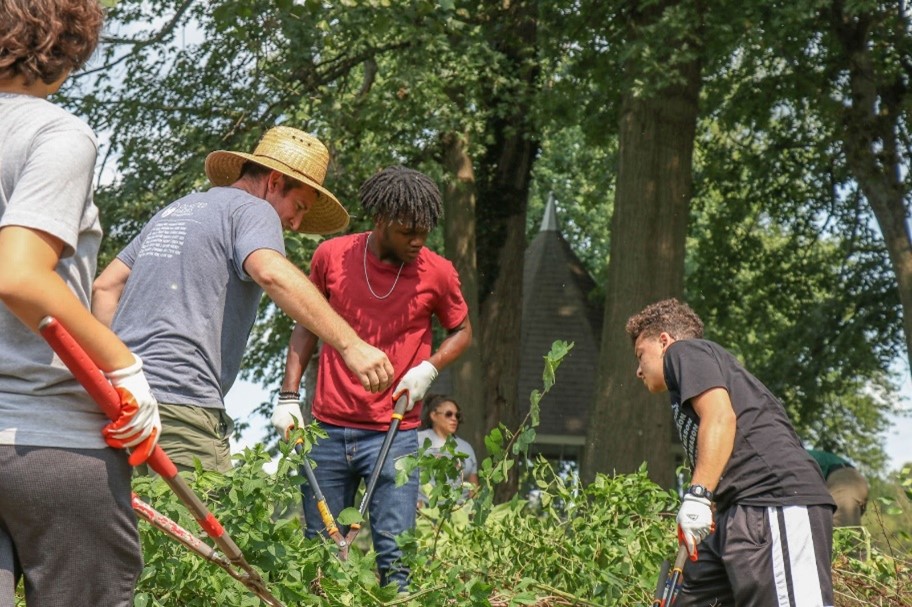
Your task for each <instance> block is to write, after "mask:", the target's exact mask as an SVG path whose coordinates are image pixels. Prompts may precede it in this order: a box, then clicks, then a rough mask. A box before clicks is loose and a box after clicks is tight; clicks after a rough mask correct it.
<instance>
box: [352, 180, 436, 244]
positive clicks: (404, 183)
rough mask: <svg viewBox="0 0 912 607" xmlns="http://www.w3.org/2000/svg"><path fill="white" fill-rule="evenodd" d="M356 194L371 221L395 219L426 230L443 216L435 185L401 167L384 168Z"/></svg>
mask: <svg viewBox="0 0 912 607" xmlns="http://www.w3.org/2000/svg"><path fill="white" fill-rule="evenodd" d="M358 197H359V198H360V199H361V206H362V207H363V208H364V210H365V211H367V213H368V214H369V215H370V217H371V218H372V219H373V220H374V221H398V222H399V223H401V224H403V225H408V226H415V227H416V228H421V229H424V230H427V231H428V232H430V231H431V230H433V229H434V228H435V227H436V226H437V222H438V221H439V220H440V218H441V217H442V216H443V204H442V202H441V201H440V188H438V187H437V184H436V183H434V182H433V181H432V180H431V178H430V177H428V176H427V175H425V174H424V173H420V172H418V171H416V170H414V169H409V168H406V167H404V166H391V167H387V168H385V169H383V170H382V171H380V172H379V173H377V174H376V175H374V176H373V177H371V178H369V179H368V180H367V181H365V182H364V183H363V184H362V185H361V188H360V189H359V190H358Z"/></svg>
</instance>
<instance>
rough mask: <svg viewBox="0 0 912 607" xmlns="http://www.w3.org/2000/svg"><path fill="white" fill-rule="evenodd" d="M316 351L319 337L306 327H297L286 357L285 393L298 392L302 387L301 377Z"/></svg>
mask: <svg viewBox="0 0 912 607" xmlns="http://www.w3.org/2000/svg"><path fill="white" fill-rule="evenodd" d="M316 349H317V336H316V335H314V334H313V333H312V332H310V330H308V329H307V328H306V327H303V326H301V325H295V327H294V329H293V330H292V332H291V339H290V340H289V341H288V354H287V355H286V356H285V377H284V379H283V380H282V391H283V392H297V391H298V389H299V388H300V386H301V377H303V375H304V370H305V369H306V368H307V365H308V363H310V360H311V358H313V355H314V352H315V351H316Z"/></svg>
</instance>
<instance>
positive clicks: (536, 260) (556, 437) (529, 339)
mask: <svg viewBox="0 0 912 607" xmlns="http://www.w3.org/2000/svg"><path fill="white" fill-rule="evenodd" d="M595 288H596V284H595V281H594V280H593V279H592V277H591V276H589V273H588V272H587V271H586V269H585V267H584V266H583V264H582V262H581V261H580V260H579V258H578V257H577V256H576V254H574V252H573V250H572V249H571V248H570V245H569V244H568V243H567V241H566V240H565V239H564V237H563V235H562V234H561V232H560V228H559V226H558V221H557V209H556V205H555V201H554V199H553V197H551V196H549V198H548V204H547V205H546V207H545V214H544V217H543V219H542V223H541V229H540V231H539V233H538V235H537V236H536V237H535V239H534V240H533V241H532V242H531V243H530V244H529V247H528V248H527V249H526V254H525V267H524V271H523V317H522V347H521V360H520V371H519V394H518V397H519V403H520V410H528V403H529V394H530V393H531V392H532V390H534V389H538V390H540V389H541V387H542V369H543V368H544V361H543V359H542V357H543V356H544V355H545V354H547V352H548V351H549V350H550V348H551V344H552V343H553V342H554V341H555V340H559V339H560V340H564V341H572V342H574V344H575V345H574V347H573V349H572V350H571V351H570V354H569V355H568V356H567V358H565V359H564V361H563V363H561V366H560V368H559V369H558V371H557V382H556V383H555V385H554V387H553V388H552V389H551V391H550V392H549V393H548V395H547V396H546V397H545V398H544V399H543V400H542V412H541V426H540V427H539V428H538V442H544V443H552V444H567V445H570V444H573V445H581V444H582V441H583V440H584V439H585V435H586V425H587V422H588V411H589V407H590V404H591V403H592V401H593V399H594V396H595V387H596V380H597V377H598V358H599V344H600V342H601V334H602V309H603V308H602V306H601V305H600V304H599V303H595V302H594V301H593V299H592V298H591V296H592V293H593V292H594V291H595ZM571 437H572V438H571Z"/></svg>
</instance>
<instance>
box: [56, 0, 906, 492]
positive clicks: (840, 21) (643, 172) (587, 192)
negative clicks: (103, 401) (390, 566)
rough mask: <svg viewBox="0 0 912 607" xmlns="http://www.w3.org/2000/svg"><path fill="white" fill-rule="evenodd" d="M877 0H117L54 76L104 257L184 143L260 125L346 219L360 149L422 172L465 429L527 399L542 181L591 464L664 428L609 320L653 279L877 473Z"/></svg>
mask: <svg viewBox="0 0 912 607" xmlns="http://www.w3.org/2000/svg"><path fill="white" fill-rule="evenodd" d="M889 4H890V3H887V2H883V3H880V2H876V1H873V0H872V1H871V2H864V3H852V4H851V5H850V6H849V5H843V4H842V3H838V2H837V3H819V2H813V1H811V0H807V1H806V2H799V3H797V4H796V3H793V4H791V5H788V6H770V5H769V4H768V3H765V2H760V1H759V0H758V1H756V2H754V1H753V0H751V1H750V2H746V3H745V2H740V3H722V4H720V5H719V6H718V7H716V8H714V9H713V10H712V11H705V12H704V11H703V10H701V6H702V5H701V4H700V3H696V2H692V1H690V0H681V1H679V2H672V1H662V2H658V1H643V2H635V3H630V2H620V1H617V2H616V1H604V0H603V1H599V2H595V1H592V2H590V1H588V0H585V1H580V2H574V3H571V4H569V5H568V6H558V5H557V4H555V3H548V2H535V1H532V0H527V1H520V2H514V1H507V2H500V3H485V2H471V1H467V0H452V1H447V2H438V1H431V0H409V1H406V0H384V1H380V0H376V1H371V0H346V1H343V2H320V1H314V0H303V1H296V2H292V1H291V0H279V1H276V0H247V1H245V2H238V1H230V0H213V1H203V0H144V1H141V0H121V1H120V2H118V3H117V4H116V6H115V8H114V9H113V10H111V12H110V15H109V20H108V24H109V25H108V29H107V38H106V43H105V45H104V47H103V50H102V52H101V53H100V54H99V56H98V57H97V59H96V60H95V62H94V64H93V66H92V68H91V69H90V70H88V71H87V72H86V73H84V74H81V75H79V76H78V78H77V79H76V80H75V81H74V83H73V84H72V85H71V86H69V87H68V88H67V89H66V90H65V92H64V95H65V97H66V101H67V103H68V104H69V105H70V106H71V107H73V108H74V109H76V110H77V111H79V112H80V113H81V114H83V115H84V116H85V117H86V118H87V120H88V121H89V122H90V124H92V125H93V127H95V128H96V129H97V130H98V131H99V132H100V133H102V139H103V154H104V155H103V168H102V176H103V178H102V180H101V182H100V187H99V191H98V194H97V200H98V202H99V205H100V207H101V209H102V217H103V222H104V225H105V227H106V230H107V235H108V237H107V240H106V248H105V251H106V253H105V256H106V257H105V260H106V259H109V258H110V257H111V255H113V253H115V252H116V251H117V250H118V249H119V248H120V247H121V246H122V245H123V244H124V243H125V242H126V240H127V239H129V238H130V237H132V236H133V235H134V234H135V233H136V232H137V231H138V229H139V228H140V226H141V225H142V224H143V223H144V222H145V221H146V220H147V219H148V218H149V217H150V216H151V215H152V214H153V213H154V211H155V210H157V209H158V208H160V207H161V206H162V205H164V204H166V203H168V202H170V201H171V200H173V199H175V198H177V197H178V196H181V195H183V194H184V193H186V192H187V191H190V190H192V189H195V188H200V187H205V177H204V175H203V171H202V166H203V161H204V159H205V156H206V154H207V153H208V152H210V151H212V150H214V149H220V148H230V149H251V148H252V147H253V146H254V145H255V142H256V141H257V139H258V138H259V137H260V136H261V135H262V133H263V132H265V130H266V129H267V128H269V127H270V126H272V125H274V124H277V123H287V124H291V125H294V126H297V127H300V128H303V129H305V130H308V131H310V132H313V133H315V134H316V135H318V136H319V137H321V138H322V139H323V140H324V141H326V142H327V143H328V144H329V146H330V148H331V151H332V153H333V163H332V166H331V170H330V175H329V179H328V185H329V187H330V189H332V190H333V191H334V192H335V193H336V194H337V195H338V196H339V198H340V199H341V200H342V201H343V203H344V204H346V206H347V207H348V209H349V211H350V212H351V213H352V215H353V229H361V228H364V227H366V225H367V224H366V218H364V217H361V216H360V213H359V210H358V208H357V203H356V192H357V187H358V185H359V184H360V183H361V181H363V180H364V179H365V178H366V177H367V176H369V175H370V174H372V173H373V172H375V171H376V170H377V169H379V168H380V167H382V166H384V165H387V164H391V163H394V162H400V163H405V164H409V165H412V166H414V167H416V168H419V169H421V170H424V171H425V172H427V173H429V174H431V175H432V176H434V177H435V178H436V179H437V180H438V181H439V182H440V183H441V184H442V186H443V188H444V190H445V194H446V200H447V204H448V210H447V218H446V219H445V221H446V225H445V229H444V230H442V231H441V233H440V234H435V235H434V236H433V237H432V239H431V241H430V243H429V244H430V246H432V247H434V248H437V249H438V250H440V251H444V248H445V249H446V253H447V254H448V255H449V256H450V257H451V258H452V259H453V260H454V262H455V263H456V264H457V266H458V267H459V268H460V271H461V273H462V274H463V281H464V284H465V285H466V287H467V289H466V291H467V297H468V298H469V301H470V305H471V306H472V308H473V314H474V315H476V316H477V318H476V322H477V326H476V338H477V340H478V341H477V344H478V349H477V350H476V351H475V352H474V353H473V354H472V357H469V358H467V360H466V361H461V362H460V365H458V366H457V367H456V368H455V369H454V371H455V372H456V373H457V375H458V377H459V382H460V383H459V386H460V387H458V388H457V390H463V391H464V394H462V393H461V394H460V398H461V401H462V402H464V403H465V405H466V409H467V413H468V414H469V417H470V418H471V419H472V420H473V421H472V424H474V425H473V426H471V427H470V435H471V438H473V439H474V440H473V442H475V443H476V445H477V446H479V447H480V437H481V435H482V433H483V432H484V431H486V430H488V429H489V428H490V427H491V426H493V425H494V424H496V423H497V422H499V421H506V422H509V421H510V420H511V419H512V418H513V417H514V416H515V414H516V411H517V401H518V400H519V399H524V398H526V396H527V395H517V394H515V383H516V381H515V376H516V373H517V369H516V365H515V361H516V360H518V348H519V320H520V319H519V310H520V309H521V301H522V299H521V298H522V297H528V296H533V297H534V294H532V295H530V294H523V293H522V292H521V280H520V279H519V277H521V275H522V271H521V269H522V253H523V249H524V244H525V237H524V234H526V233H527V231H528V230H530V227H531V226H535V225H537V222H538V220H539V219H540V212H541V208H542V201H543V200H544V199H545V198H547V196H548V195H549V194H551V193H553V194H554V195H555V197H556V200H557V203H558V208H559V209H560V212H561V219H562V226H563V229H564V233H565V234H566V235H567V237H568V239H569V240H570V242H571V243H572V245H573V246H574V248H575V250H576V251H577V252H578V254H579V256H580V257H581V259H583V260H584V262H585V263H586V264H587V265H588V266H589V268H590V270H591V273H592V274H593V276H595V277H596V278H597V280H598V283H599V287H600V289H599V293H596V294H593V297H604V298H606V300H605V303H606V305H605V308H606V321H607V322H606V327H605V331H606V333H605V339H604V341H603V344H605V345H606V348H604V349H603V350H604V352H603V363H602V368H601V370H600V375H601V377H600V378H593V382H598V385H599V386H600V390H599V394H600V397H599V401H598V402H597V403H594V409H593V412H594V414H595V418H594V424H593V426H592V432H591V433H590V437H589V441H588V449H589V451H588V463H589V465H590V469H591V472H592V473H594V472H595V471H601V470H604V471H610V470H611V469H613V468H615V467H617V464H618V462H622V465H621V466H620V467H618V469H619V471H629V469H630V468H631V467H636V466H638V462H640V461H642V460H643V459H647V460H648V459H650V457H651V456H650V455H649V453H644V452H643V451H642V448H641V447H638V446H637V445H636V441H633V442H632V443H630V444H626V443H624V442H623V441H620V440H619V439H620V438H622V437H636V436H637V435H638V432H641V431H645V432H647V433H648V436H654V437H657V438H656V440H666V441H667V440H670V437H669V434H670V426H669V424H670V419H669V416H668V413H667V411H666V410H665V408H664V406H663V405H660V404H659V403H658V401H655V402H653V404H649V399H648V398H647V397H646V394H645V391H644V390H643V389H642V387H641V386H639V384H638V382H637V381H636V380H635V378H634V377H633V368H634V360H633V355H632V349H631V348H630V347H629V344H628V343H626V342H625V341H624V339H625V338H623V335H622V334H621V335H620V338H618V332H619V331H622V330H623V321H624V319H625V317H626V315H627V314H629V313H632V312H634V311H636V309H637V308H639V307H640V306H642V305H643V304H645V303H648V301H647V300H648V299H653V298H656V297H662V296H666V295H678V296H683V297H686V298H687V299H688V300H689V301H690V302H691V303H692V304H693V305H694V307H695V308H696V309H697V311H698V312H699V313H700V314H701V315H703V316H704V318H705V320H706V321H707V325H708V332H709V335H710V336H711V337H714V338H716V339H718V340H719V341H720V342H721V343H723V344H724V345H726V346H728V347H730V348H731V349H732V350H734V351H735V352H737V353H738V354H739V355H740V356H741V357H742V358H743V360H744V361H745V363H746V364H747V365H748V367H749V368H751V369H752V370H754V371H755V372H756V374H757V375H758V376H759V377H760V378H761V379H762V380H763V381H765V382H767V383H768V384H769V385H770V387H771V388H772V389H773V390H774V391H775V392H776V393H777V394H779V395H780V396H782V398H783V400H784V402H785V403H786V405H787V407H788V408H789V411H790V413H791V415H792V417H793V420H794V422H795V424H796V426H797V427H798V429H799V431H800V433H801V434H802V435H803V436H804V437H805V438H806V439H808V441H809V442H812V443H814V444H815V445H817V446H823V447H828V448H834V449H837V450H839V451H843V452H845V453H847V454H849V455H850V456H853V457H855V458H857V459H860V460H861V461H863V462H865V463H867V464H868V465H870V466H872V467H874V468H876V467H877V466H878V465H880V464H881V463H882V458H883V454H882V452H881V451H880V449H879V447H878V446H877V436H878V433H879V432H881V431H882V430H883V428H884V426H885V415H886V414H887V413H889V412H890V411H891V408H892V407H893V406H894V403H895V400H896V398H895V397H896V386H895V385H894V384H895V381H894V380H895V378H893V377H892V376H891V375H890V371H889V369H890V367H891V364H892V362H893V361H894V360H895V359H896V358H897V357H898V356H901V355H903V354H904V348H903V347H902V333H901V332H900V331H899V327H900V318H904V319H905V322H906V323H907V326H909V325H908V323H910V322H912V320H910V319H912V313H909V312H907V313H906V314H904V315H901V310H902V308H901V306H900V302H902V303H903V305H904V306H906V307H907V308H908V307H909V306H912V303H910V300H912V299H910V297H907V296H906V295H903V293H905V292H906V289H907V286H905V285H907V279H906V278H903V272H904V270H903V268H904V267H905V266H904V263H905V262H904V261H903V260H904V259H905V257H904V255H905V253H904V252H903V251H904V247H907V245H908V242H906V244H903V240H902V238H903V235H904V234H906V232H905V231H904V230H906V227H905V218H906V207H907V206H908V203H909V194H908V191H909V188H908V184H907V182H908V179H909V174H908V170H907V169H908V149H909V136H908V118H909V115H908V114H909V108H910V107H912V106H910V104H909V101H908V99H909V98H908V94H909V93H908V86H907V84H908V75H909V73H910V66H909V61H908V57H909V56H910V54H909V52H908V49H909V39H910V34H909V27H908V15H907V14H906V13H905V12H903V11H899V12H897V10H896V9H895V8H894V9H893V10H892V11H891V10H890V9H889V6H888V5H889ZM868 82H871V83H873V84H874V86H873V87H866V86H864V84H865V83H868ZM872 209H873V210H872ZM612 217H613V219H612ZM444 234H445V237H444ZM314 244H315V242H314V241H313V240H310V239H308V238H305V237H300V236H290V237H289V240H288V250H289V256H290V258H291V259H293V260H294V261H295V262H296V263H299V264H300V265H301V266H302V267H304V268H306V267H307V263H308V259H309V256H310V253H311V252H312V250H313V246H314ZM609 257H610V258H609ZM897 277H899V278H897ZM897 284H898V285H899V286H900V288H899V289H897ZM647 285H652V286H651V287H648V288H647ZM289 330H290V326H289V320H288V318H287V317H286V316H285V315H284V314H281V313H278V312H277V310H276V309H275V308H274V307H273V306H271V305H270V304H269V303H268V302H264V305H263V309H262V314H261V319H260V321H259V322H258V324H257V326H256V328H255V330H254V334H253V336H252V342H251V344H252V347H251V348H250V349H249V350H248V355H247V358H246V371H245V373H246V374H247V376H248V377H250V378H253V379H255V380H258V381H260V382H262V383H264V384H265V385H267V386H272V385H275V379H276V377H277V375H278V374H279V373H280V367H281V364H282V362H283V356H282V353H283V351H284V347H285V343H286V340H287V335H288V332H289ZM907 333H909V331H907ZM567 364H572V360H571V361H569V362H568V363H567ZM644 403H646V405H645V406H647V407H652V408H653V409H652V410H651V412H650V413H649V415H642V414H640V413H639V411H641V409H642V407H643V406H644ZM543 406H555V407H559V406H560V403H548V402H544V403H543ZM623 412H627V413H626V414H623ZM619 420H625V421H624V423H623V424H622V423H619ZM657 426H658V427H657ZM662 437H665V438H664V439H663V438H662ZM611 449H615V451H611ZM669 457H670V452H668V453H666V452H664V451H661V453H660V455H659V458H658V459H656V460H655V461H651V462H650V463H651V465H654V467H655V468H656V469H657V470H659V469H661V470H663V471H667V470H668V469H669V467H670V464H671V462H670V461H669ZM657 478H662V479H664V478H665V472H659V473H658V476H657Z"/></svg>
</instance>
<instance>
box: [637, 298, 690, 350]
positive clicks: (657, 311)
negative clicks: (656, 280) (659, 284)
mask: <svg viewBox="0 0 912 607" xmlns="http://www.w3.org/2000/svg"><path fill="white" fill-rule="evenodd" d="M626 329H627V335H629V336H630V340H631V341H632V342H633V343H636V340H637V338H638V337H640V335H642V336H644V337H658V336H659V334H660V333H662V332H663V331H664V332H665V333H668V334H669V335H671V336H672V337H674V338H675V339H699V338H701V337H703V321H702V320H700V317H699V316H697V313H696V312H694V311H693V310H692V309H691V308H690V306H688V305H687V304H686V303H683V302H680V301H678V300H677V299H674V298H672V299H663V300H662V301H657V302H656V303H654V304H650V305H648V306H646V307H645V308H643V310H642V311H641V312H640V313H639V314H634V315H633V316H631V317H630V318H629V319H628V320H627V327H626Z"/></svg>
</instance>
